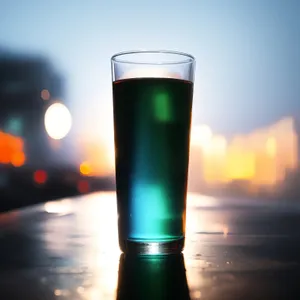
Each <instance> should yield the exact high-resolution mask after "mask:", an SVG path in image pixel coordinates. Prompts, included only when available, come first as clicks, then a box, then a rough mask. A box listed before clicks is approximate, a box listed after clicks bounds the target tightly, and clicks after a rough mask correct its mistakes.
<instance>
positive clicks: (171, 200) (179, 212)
mask: <svg viewBox="0 0 300 300" xmlns="http://www.w3.org/2000/svg"><path fill="white" fill-rule="evenodd" d="M192 95H193V84H192V83H191V82H188V81H183V80H178V79H168V78H138V79H126V80H121V81H117V82H114V83H113V101H114V130H115V148H116V183H117V200H118V214H119V238H120V244H122V243H123V241H126V240H130V241H137V242H165V241H172V240H176V239H180V238H182V237H184V233H185V208H186V192H187V174H188V159H189V133H190V123H191V110H192Z"/></svg>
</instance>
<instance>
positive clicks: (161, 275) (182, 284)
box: [117, 254, 190, 300]
mask: <svg viewBox="0 0 300 300" xmlns="http://www.w3.org/2000/svg"><path fill="white" fill-rule="evenodd" d="M125 299H126V300H128V299H144V300H147V299H155V300H160V299H181V300H185V299H190V295H189V288H188V284H187V279H186V272H185V266H184V257H183V255H182V254H176V255H168V256H155V255H152V256H134V255H125V254H121V256H120V265H119V278H118V289H117V300H125Z"/></svg>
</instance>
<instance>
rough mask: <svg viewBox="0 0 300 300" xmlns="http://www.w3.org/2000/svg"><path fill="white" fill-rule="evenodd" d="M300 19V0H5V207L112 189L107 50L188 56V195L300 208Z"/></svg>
mask: <svg viewBox="0 0 300 300" xmlns="http://www.w3.org/2000/svg"><path fill="white" fill-rule="evenodd" d="M299 15H300V2H299V1H297V0H295V1H293V0H288V1H278V0H264V1H260V0H254V1H238V0H230V1H221V0H220V1H216V0H213V1H196V0H189V1H169V0H166V1H158V0H153V1H148V2H147V1H143V2H141V1H125V2H124V1H111V2H109V1H107V2H106V3H104V2H102V1H96V0H95V1H92V0H91V1H88V2H83V1H79V0H72V1H58V0H53V1H39V0H27V1H22V0H10V1H9V0H1V1H0V195H1V196H0V210H1V211H4V210H8V209H12V208H16V207H20V206H25V205H29V204H33V203H37V202H43V201H47V200H49V199H56V198H61V197H66V196H73V195H78V194H84V193H89V192H92V191H99V190H101V191H102V190H114V188H115V182H114V144H113V115H112V92H111V74H110V57H111V56H112V54H114V53H116V52H119V51H125V50H133V49H171V50H177V51H184V52H188V53H191V54H193V55H194V56H195V57H196V60H197V68H196V82H195V92H194V105H193V124H192V132H191V155H190V174H189V190H190V191H191V192H195V193H202V194H205V195H222V196H223V197H224V199H225V198H226V197H227V198H228V199H229V198H230V199H231V201H240V202H241V201H243V200H247V201H249V200H251V201H256V202H257V201H260V202H266V201H274V202H278V201H279V202H282V203H291V202H292V203H295V202H296V201H298V199H300V168H299V159H300V154H299V143H300V140H299V135H300V84H299V82H300V56H299V53H300V18H299ZM233 199H235V200H233Z"/></svg>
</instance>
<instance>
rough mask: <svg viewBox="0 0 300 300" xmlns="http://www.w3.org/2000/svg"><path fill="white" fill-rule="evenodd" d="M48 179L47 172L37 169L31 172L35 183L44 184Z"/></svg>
mask: <svg viewBox="0 0 300 300" xmlns="http://www.w3.org/2000/svg"><path fill="white" fill-rule="evenodd" d="M47 179H48V175H47V172H46V171H44V170H37V171H35V172H34V173H33V180H34V181H35V182H36V183H37V184H44V183H45V182H46V181H47Z"/></svg>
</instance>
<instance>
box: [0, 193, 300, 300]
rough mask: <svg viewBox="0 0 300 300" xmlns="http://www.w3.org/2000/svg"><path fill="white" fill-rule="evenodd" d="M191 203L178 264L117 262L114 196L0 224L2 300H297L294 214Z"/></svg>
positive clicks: (294, 210) (2, 219) (194, 199)
mask: <svg viewBox="0 0 300 300" xmlns="http://www.w3.org/2000/svg"><path fill="white" fill-rule="evenodd" d="M237 203H238V202H235V203H232V202H230V201H227V202H226V201H225V200H220V199H217V198H213V197H205V196H201V195H197V194H189V195H188V208H187V233H186V247H185V250H184V253H183V255H182V256H175V257H173V258H166V259H157V258H149V259H141V258H138V257H133V258H129V257H124V256H122V255H121V253H120V250H119V247H118V240H117V213H116V196H115V193H113V192H109V193H108V192H103V193H102V192H99V193H94V194H90V195H86V196H82V197H77V198H70V199H62V200H59V201H53V202H48V203H45V204H40V205H36V206H32V207H28V208H25V209H22V210H16V211H12V212H9V213H3V214H0V299H3V300H9V299H30V300H35V299H45V300H47V299H49V300H50V299H72V300H76V299H91V300H96V299H97V300H98V299H300V293H299V291H300V265H299V263H300V210H299V208H298V207H297V206H289V207H281V206H278V205H271V204H266V205H261V203H259V202H256V203H254V204H251V205H246V204H243V205H240V204H237Z"/></svg>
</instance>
